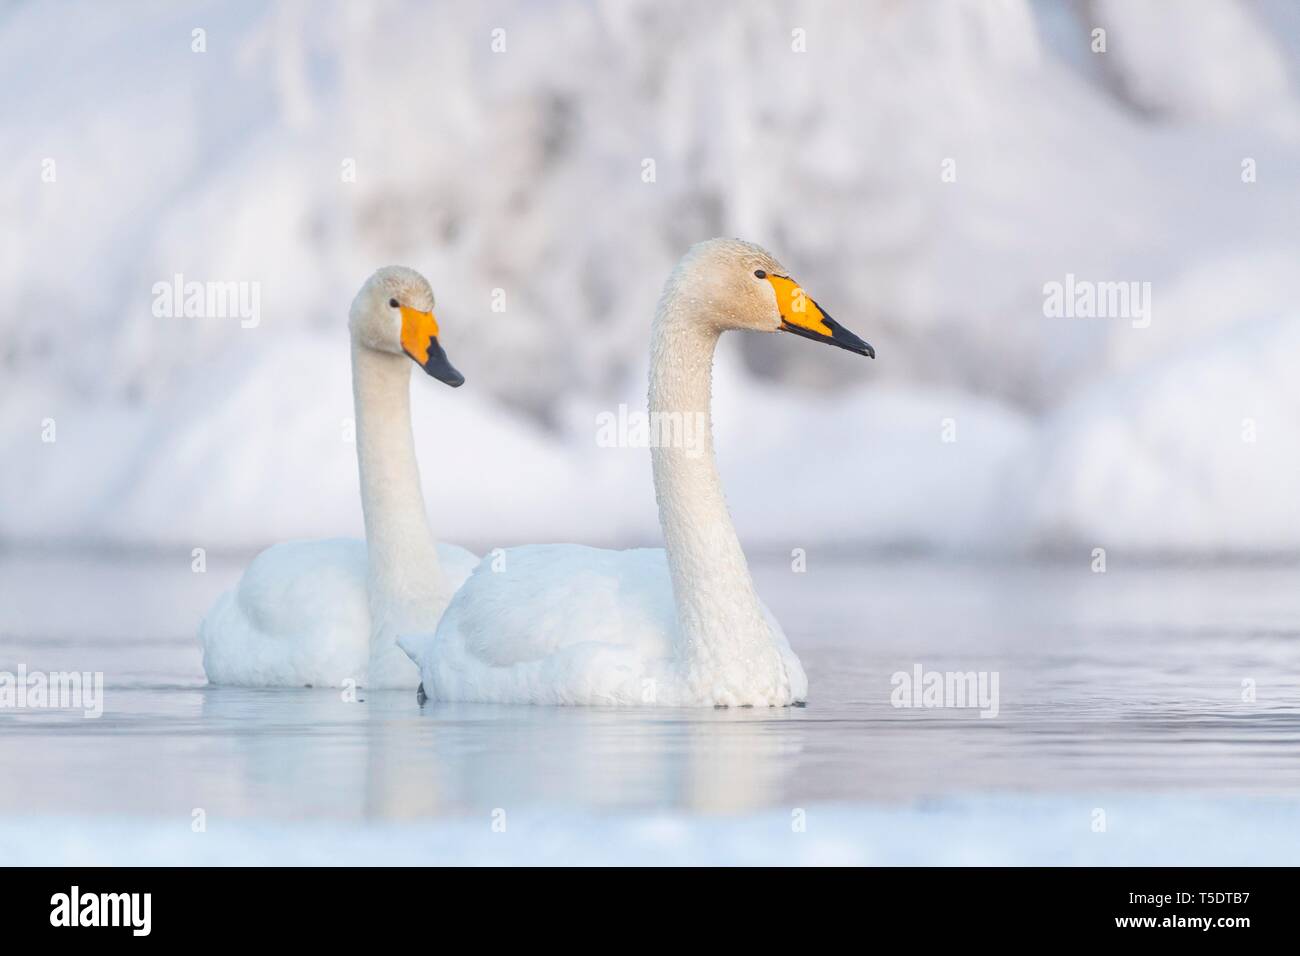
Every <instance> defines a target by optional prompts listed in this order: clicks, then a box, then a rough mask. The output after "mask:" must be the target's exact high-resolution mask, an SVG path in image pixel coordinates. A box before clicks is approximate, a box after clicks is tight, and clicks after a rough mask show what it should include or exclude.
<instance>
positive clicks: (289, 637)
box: [199, 267, 477, 688]
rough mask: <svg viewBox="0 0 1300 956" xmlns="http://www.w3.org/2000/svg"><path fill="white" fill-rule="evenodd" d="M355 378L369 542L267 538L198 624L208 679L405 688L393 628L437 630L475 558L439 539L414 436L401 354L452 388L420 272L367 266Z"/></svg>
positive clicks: (358, 306)
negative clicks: (431, 519) (279, 541)
mask: <svg viewBox="0 0 1300 956" xmlns="http://www.w3.org/2000/svg"><path fill="white" fill-rule="evenodd" d="M348 325H349V331H350V332H351V336H352V384H353V397H354V403H355V408H356V442H357V464H358V469H359V472H360V478H361V503H362V511H363V512H364V515H365V525H366V540H365V541H357V540H350V539H330V540H324V541H294V542H288V543H284V544H277V545H274V546H272V547H270V548H268V549H267V550H266V551H263V552H262V553H261V554H259V555H258V556H257V557H256V558H255V559H254V560H253V562H252V564H250V565H249V567H248V569H247V570H246V571H245V572H244V574H243V577H242V578H241V579H240V581H239V583H238V584H237V585H236V586H235V587H234V588H233V589H232V590H230V591H228V592H226V593H225V594H223V595H222V596H221V597H220V598H218V599H217V602H216V604H215V605H214V606H213V608H212V610H211V611H209V613H208V614H207V616H206V617H204V619H203V622H202V624H201V625H200V627H199V641H200V643H201V644H202V645H203V669H204V671H205V672H206V674H207V676H208V680H209V681H210V682H212V683H213V684H233V685H239V686H245V687H302V686H304V685H309V686H313V687H321V686H328V687H340V686H347V685H348V684H349V682H351V683H352V684H353V685H356V686H364V687H372V688H377V687H415V686H416V684H417V682H418V680H419V675H418V673H417V671H416V668H415V667H414V666H412V664H411V662H410V660H409V659H408V658H407V657H406V655H404V654H403V653H402V652H401V651H400V650H399V649H398V647H397V644H396V638H397V635H398V634H399V633H402V632H403V631H405V630H409V629H411V628H421V627H434V626H435V625H436V624H437V622H438V618H439V617H440V616H441V614H442V611H443V609H444V608H445V607H446V606H447V602H448V601H449V600H450V598H451V595H452V594H453V593H454V592H455V590H456V588H457V587H459V586H460V584H461V582H462V581H464V579H465V577H466V576H467V575H468V574H469V571H470V570H471V569H472V568H473V566H474V565H475V563H476V562H477V558H475V557H474V555H472V554H470V552H468V551H466V550H464V549H463V548H458V547H455V546H454V545H446V544H437V543H435V542H434V540H433V536H432V534H431V532H430V530H429V524H428V519H427V517H426V515H425V509H424V498H423V493H422V492H421V490H420V477H419V470H418V467H417V464H416V460H415V447H414V438H413V436H412V433H411V413H410V373H411V366H410V364H409V362H410V360H412V359H413V360H414V361H416V362H417V363H418V364H419V365H420V367H421V368H423V369H424V370H425V371H426V372H428V373H429V374H430V375H431V376H433V377H435V378H437V379H439V380H440V381H443V382H445V383H447V384H449V385H452V386H458V385H460V384H461V383H462V382H463V381H464V378H463V377H462V376H461V375H460V373H459V372H457V371H456V370H455V369H454V368H453V367H452V366H451V364H450V363H449V362H448V361H447V358H446V354H445V352H443V350H442V346H441V345H440V344H439V342H438V327H437V323H436V321H435V320H434V318H433V292H432V291H431V290H430V289H429V285H428V283H427V282H426V281H425V280H424V278H423V277H422V276H420V275H419V273H417V272H414V271H413V270H410V269H404V268H400V267H388V268H385V269H380V270H379V271H378V272H376V273H375V274H374V275H373V276H371V277H370V279H369V280H368V281H367V282H366V284H365V285H364V286H363V287H362V289H361V291H360V292H359V293H357V297H356V299H355V300H354V301H353V303H352V309H351V313H350V316H349V323H348Z"/></svg>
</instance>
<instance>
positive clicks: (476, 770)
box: [0, 555, 1300, 829]
mask: <svg viewBox="0 0 1300 956" xmlns="http://www.w3.org/2000/svg"><path fill="white" fill-rule="evenodd" d="M237 567H238V563H236V562H232V568H231V572H230V573H231V574H233V573H234V571H235V570H237ZM756 572H757V577H758V580H759V586H760V589H761V590H762V592H763V594H764V596H765V598H766V599H767V601H768V603H769V604H770V605H771V606H772V607H773V609H774V610H775V611H776V613H777V614H778V616H780V617H781V618H782V620H783V621H784V623H785V625H786V629H787V631H788V633H789V634H790V637H791V642H792V643H793V644H794V645H795V647H796V648H797V649H798V651H799V653H800V655H801V656H802V657H803V659H804V663H805V666H806V668H807V670H808V673H809V679H810V681H811V700H810V703H809V706H808V707H807V708H796V709H778V710H743V709H742V710H685V711H667V710H653V709H644V710H616V709H602V708H549V707H519V706H505V705H474V704H429V705H426V706H425V707H423V708H421V707H419V706H418V705H417V704H416V702H415V699H414V695H413V694H412V693H409V692H391V691H385V692H367V691H362V692H361V694H360V696H361V700H360V701H359V702H347V701H345V700H344V699H343V695H342V694H341V693H340V692H339V691H333V690H308V689H302V690H289V691H278V690H248V689H238V688H210V687H207V686H206V685H205V683H204V681H203V676H202V670H201V667H200V664H199V655H198V648H197V644H196V643H195V641H194V640H193V637H192V634H193V630H194V626H195V624H196V622H197V617H198V614H199V613H201V612H202V610H203V608H204V607H206V605H207V604H208V602H209V601H210V600H211V597H212V594H214V593H216V592H217V591H219V590H220V589H221V587H223V586H224V585H225V583H226V581H227V580H228V578H227V579H223V578H222V576H221V575H220V574H212V575H208V576H206V577H204V576H196V575H192V574H190V573H189V571H188V563H187V562H176V563H175V565H174V566H173V565H168V566H166V567H163V566H159V565H158V564H157V563H150V562H135V563H133V562H120V561H115V562H112V563H105V562H96V561H93V560H69V559H56V558H39V559H37V558H17V557H14V556H13V555H9V556H7V557H5V558H0V585H3V586H4V587H5V589H6V591H5V593H6V594H14V595H15V596H16V599H15V600H13V601H10V602H7V603H6V604H5V605H4V606H0V670H3V669H9V670H13V669H15V668H16V667H17V665H18V664H20V663H21V664H25V665H26V666H27V667H28V669H29V670H30V669H44V670H58V669H69V670H71V669H75V670H102V671H104V673H105V683H106V685H107V689H106V693H105V713H104V716H103V717H102V718H101V719H99V720H97V721H87V720H83V719H81V718H80V717H77V716H75V715H72V714H68V713H56V712H50V711H43V712H35V711H33V712H12V711H11V712H0V760H3V761H4V765H5V767H6V769H7V772H8V775H9V779H10V782H11V785H10V786H7V787H5V788H2V789H0V814H10V813H15V812H30V811H31V810H33V809H34V808H40V809H42V810H48V811H53V812H60V811H68V812H73V811H82V810H91V809H93V810H95V811H97V812H106V813H121V814H136V815H138V814H143V815H149V816H155V817H160V818H162V819H174V820H175V821H176V823H177V826H179V827H185V828H188V826H189V821H190V813H191V810H192V809H193V808H195V807H202V808H203V809H204V810H205V811H206V812H207V814H208V820H209V828H210V829H214V828H217V827H219V826H220V825H221V821H222V820H223V819H226V818H229V817H252V816H256V817H267V816H269V817H274V818H283V819H299V818H338V819H362V818H365V819H413V818H425V817H435V816H461V817H465V818H468V819H471V820H472V819H475V818H481V819H482V820H483V822H484V825H485V826H487V825H488V824H489V823H490V821H491V820H492V814H493V812H494V811H496V810H504V811H505V812H506V814H507V815H509V814H511V813H513V812H515V811H527V812H529V813H534V812H539V811H540V812H548V811H549V810H555V811H556V812H560V811H566V812H572V811H573V810H574V809H575V808H577V809H586V810H590V811H592V812H595V813H605V812H616V811H625V810H657V809H673V810H681V811H688V812H699V813H735V812H741V811H747V810H760V809H763V808H780V809H782V810H787V811H788V810H789V809H792V808H795V807H801V806H807V805H809V804H812V803H817V802H827V801H834V802H855V801H864V800H866V801H893V800H905V801H915V800H917V799H918V798H922V797H927V796H931V795H942V794H950V793H967V792H971V791H997V792H1003V791H1008V790H1015V791H1041V790H1057V791H1067V792H1072V793H1085V792H1094V791H1101V790H1105V791H1114V790H1117V789H1119V790H1173V791H1178V792H1197V791H1199V792H1224V791H1237V792H1251V793H1257V792H1271V793H1285V794H1290V795H1296V794H1300V671H1298V669H1297V667H1296V662H1297V660H1300V588H1297V587H1295V583H1296V580H1297V577H1298V575H1297V570H1296V569H1295V568H1291V567H1277V566H1273V567H1269V566H1261V567H1228V568H1211V569H1197V568H1163V569H1161V568H1147V569H1128V570H1123V569H1115V568H1113V567H1112V569H1111V570H1110V571H1109V572H1108V573H1107V574H1105V575H1093V574H1091V573H1090V572H1089V571H1088V570H1087V567H1086V564H1085V565H1084V567H1083V569H1082V570H1080V569H1078V568H1067V567H1063V566H1047V567H1042V566H1038V567H1035V566H1011V567H986V566H973V565H970V566H968V565H959V564H926V563H922V562H891V563H866V564H863V563H857V564H855V563H840V564H835V563H829V562H827V561H825V560H823V561H819V562H816V563H815V568H814V569H812V570H810V571H809V572H808V573H806V574H800V575H793V574H791V573H789V572H788V570H787V566H786V565H784V564H782V565H773V566H770V567H758V568H756ZM68 588H75V591H76V598H77V600H76V601H75V602H74V601H72V600H71V595H70V593H69V594H65V593H63V592H64V591H66V590H67V589H68ZM916 665H920V666H921V667H923V668H926V669H932V670H940V671H942V670H958V671H968V670H976V671H980V670H985V671H996V672H998V674H999V677H1000V680H999V690H1000V701H999V710H1000V713H999V716H998V717H997V718H996V719H994V720H982V719H980V718H979V717H978V716H977V714H976V712H975V711H954V710H926V709H895V708H893V707H891V706H890V701H889V696H890V690H891V683H890V677H891V675H892V674H893V673H894V672H895V671H910V670H911V669H912V668H913V667H914V666H916Z"/></svg>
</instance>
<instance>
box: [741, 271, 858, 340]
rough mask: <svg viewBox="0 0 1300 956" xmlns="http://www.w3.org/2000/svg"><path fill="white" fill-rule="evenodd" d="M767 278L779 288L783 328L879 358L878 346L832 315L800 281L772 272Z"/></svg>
mask: <svg viewBox="0 0 1300 956" xmlns="http://www.w3.org/2000/svg"><path fill="white" fill-rule="evenodd" d="M767 281H768V282H770V283H771V284H772V288H773V289H774V290H775V291H776V307H777V310H778V311H779V312H780V313H781V328H780V330H779V331H781V332H793V333H794V334H795V335H802V336H803V337H804V338H806V339H812V340H813V341H814V342H825V343H826V344H827V345H835V346H838V347H840V348H842V349H848V350H849V351H850V352H856V353H857V354H858V355H865V356H866V357H867V358H875V357H876V350H875V349H873V348H872V347H871V346H870V345H869V344H867V343H866V342H864V341H862V339H860V338H858V337H857V336H856V335H854V334H853V333H852V332H850V331H849V330H848V329H846V328H845V327H844V326H842V325H840V324H839V323H838V322H836V321H835V320H834V319H832V318H831V317H830V316H829V315H827V314H826V312H825V311H824V310H823V309H822V307H821V306H820V305H818V304H817V303H816V302H815V301H814V300H813V298H812V296H810V295H806V294H805V293H804V291H803V289H801V288H799V284H798V283H797V282H795V281H794V280H793V279H791V278H790V277H789V276H778V275H772V274H771V273H768V275H767Z"/></svg>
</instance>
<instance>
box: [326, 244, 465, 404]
mask: <svg viewBox="0 0 1300 956" xmlns="http://www.w3.org/2000/svg"><path fill="white" fill-rule="evenodd" d="M348 329H349V331H351V333H352V341H354V342H355V343H356V344H357V345H360V346H362V347H363V348H368V349H374V350H375V351H376V352H389V353H391V354H393V355H406V356H409V357H410V358H411V359H412V360H413V361H414V362H415V364H416V365H418V366H420V368H422V369H424V370H425V371H426V372H428V373H429V374H430V375H432V376H433V377H434V378H436V379H437V380H438V381H440V382H445V383H446V384H448V385H450V386H451V387H452V388H457V387H459V386H461V385H463V384H464V383H465V376H464V375H461V374H460V372H458V371H456V369H455V368H453V367H452V364H451V362H449V361H448V360H447V353H446V352H444V351H443V349H442V344H441V343H440V342H439V341H438V321H437V320H436V319H435V318H434V317H433V289H431V288H430V287H429V281H428V280H427V279H425V277H424V276H422V275H420V273H418V272H416V271H415V270H414V269H408V268H406V267H405V266H385V267H384V268H382V269H380V270H378V271H377V272H376V273H375V274H374V275H372V276H371V277H370V278H369V279H367V280H366V284H365V285H363V286H362V287H361V291H360V292H358V293H357V297H356V298H355V299H353V300H352V309H351V311H350V312H349V313H348Z"/></svg>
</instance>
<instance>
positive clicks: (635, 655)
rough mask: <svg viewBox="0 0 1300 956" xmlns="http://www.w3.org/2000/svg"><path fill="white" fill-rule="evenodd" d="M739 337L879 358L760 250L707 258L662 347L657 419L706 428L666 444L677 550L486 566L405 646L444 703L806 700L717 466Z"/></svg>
mask: <svg viewBox="0 0 1300 956" xmlns="http://www.w3.org/2000/svg"><path fill="white" fill-rule="evenodd" d="M727 329H750V330H755V331H764V332H776V331H787V332H793V333H795V334H797V335H801V336H804V337H807V338H813V339H817V340H820V341H825V342H827V343H829V344H833V345H838V346H840V347H842V348H846V349H849V350H850V351H854V352H858V353H860V354H863V355H874V352H872V350H871V347H870V346H869V345H867V344H866V343H865V342H863V341H862V340H861V339H859V338H857V336H855V335H853V334H852V333H850V332H848V331H847V330H846V329H844V328H843V327H842V326H840V325H839V324H838V323H836V322H835V321H834V320H833V319H831V318H830V316H828V315H826V314H825V313H824V312H823V311H822V310H821V309H820V307H819V306H817V304H816V303H815V302H813V301H812V300H811V299H808V298H807V297H806V296H804V295H803V293H802V290H801V289H799V288H798V286H796V285H795V284H794V282H793V280H791V279H789V277H788V275H787V274H786V272H785V270H784V269H783V268H782V267H781V266H780V265H779V264H778V263H777V262H776V261H775V260H774V259H773V258H772V257H771V256H770V255H769V254H768V253H767V252H765V251H764V250H762V249H760V248H759V247H758V246H754V245H751V244H750V243H746V242H741V241H739V240H711V241H709V242H705V243H700V244H699V245H697V246H695V247H693V248H692V249H691V250H690V251H689V252H688V253H687V255H686V256H685V257H684V258H683V259H682V261H681V262H680V263H679V264H678V266H677V268H676V269H675V270H674V271H673V274H672V275H671V276H670V277H669V279H668V283H667V285H666V286H665V288H664V292H663V295H662V297H661V298H660V302H659V308H658V311H657V313H656V316H655V321H654V325H653V328H652V332H651V355H650V390H649V406H650V413H651V416H652V417H653V416H655V415H656V414H658V415H659V416H661V420H662V416H677V419H676V420H677V421H682V420H683V416H691V420H692V423H695V424H698V425H699V426H700V427H698V428H696V429H694V430H691V429H684V430H682V431H679V432H678V434H679V436H681V435H684V434H687V433H690V434H694V435H696V436H697V438H698V440H697V441H696V442H694V443H688V442H681V441H677V442H674V441H671V440H667V441H660V442H657V443H653V444H652V448H651V464H652V468H653V472H654V482H655V497H656V500H657V503H658V506H659V520H660V525H661V527H662V529H663V533H664V541H665V544H666V546H667V547H666V548H665V549H663V550H649V549H640V550H631V551H608V550H602V549H597V548H588V547H583V546H579V545H572V544H558V545H545V546H527V547H519V548H512V549H508V550H505V551H501V552H497V553H496V554H495V555H494V556H493V557H492V558H490V559H485V560H484V561H483V562H482V563H480V564H479V566H478V567H477V568H475V569H474V572H473V574H471V575H470V577H469V579H468V580H467V581H466V582H465V583H464V584H463V585H462V586H461V588H460V590H459V591H458V592H457V593H456V595H455V597H454V598H453V599H452V601H451V603H450V604H449V605H448V607H447V609H446V612H445V613H444V615H443V617H442V619H441V621H440V623H439V624H438V627H437V628H436V630H434V631H432V632H430V631H423V632H416V633H411V634H407V635H404V636H402V637H400V638H399V639H398V643H399V645H400V646H401V648H402V649H403V650H405V651H406V652H407V653H408V654H409V655H410V657H411V659H412V660H414V661H415V662H416V663H417V664H418V665H419V666H420V674H421V677H422V680H423V687H424V691H425V693H426V694H427V695H428V696H429V697H430V698H431V699H434V700H442V701H484V702H504V703H532V704H619V705H642V706H672V707H680V706H785V705H790V704H798V703H802V702H803V701H805V700H806V699H807V693H808V680H807V677H806V675H805V673H804V670H803V666H802V664H800V662H799V659H798V657H797V656H796V655H795V654H794V652H793V651H792V650H791V649H790V645H789V642H788V641H787V640H786V637H785V633H784V631H783V630H782V629H781V626H780V625H779V624H778V623H777V621H776V619H775V618H774V617H773V616H772V614H771V612H770V611H769V610H768V609H767V608H766V606H764V605H763V603H762V602H761V601H760V600H759V598H758V595H757V593H756V592H755V589H754V584H753V581H752V579H751V577H750V574H749V566H748V564H747V563H746V561H745V555H744V552H743V550H742V549H741V547H740V542H739V540H738V539H737V537H736V533H735V529H734V527H733V525H732V523H731V518H730V515H729V514H728V512H727V507H726V502H725V500H724V498H723V494H722V486H721V479H720V477H719V475H718V472H717V467H716V465H715V463H714V456H713V443H712V426H711V417H710V389H711V377H712V365H713V353H714V348H715V346H716V343H717V339H718V337H719V335H720V334H721V333H722V332H723V331H724V330H727ZM780 491H781V490H780V489H779V488H776V487H774V488H773V498H774V501H779V495H780Z"/></svg>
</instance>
